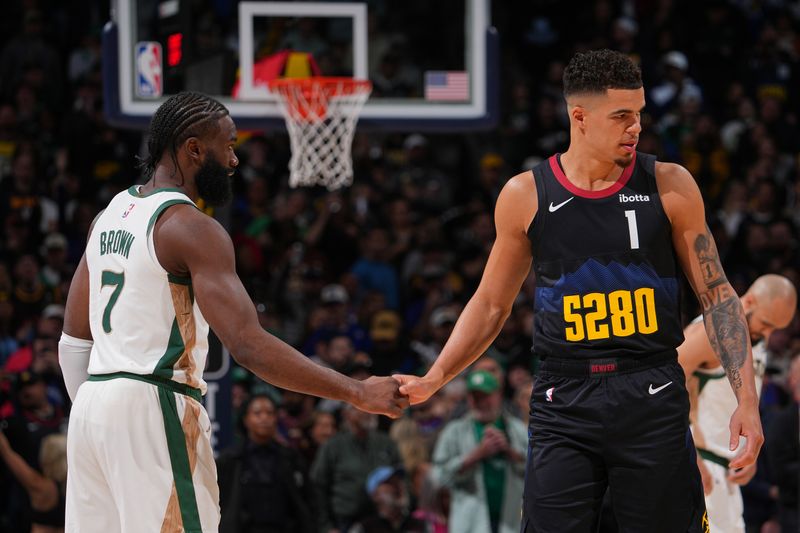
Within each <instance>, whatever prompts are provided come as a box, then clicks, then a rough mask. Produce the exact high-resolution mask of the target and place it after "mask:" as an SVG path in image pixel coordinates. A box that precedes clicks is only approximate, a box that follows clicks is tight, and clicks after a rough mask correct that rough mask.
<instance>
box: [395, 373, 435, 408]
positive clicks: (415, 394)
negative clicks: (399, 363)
mask: <svg viewBox="0 0 800 533" xmlns="http://www.w3.org/2000/svg"><path fill="white" fill-rule="evenodd" d="M392 377H393V378H394V379H396V380H397V381H398V382H399V383H400V394H403V395H404V396H407V397H408V401H409V402H411V405H416V404H418V403H422V402H424V401H426V400H427V399H428V398H430V397H431V396H433V395H434V393H435V392H436V391H437V390H439V387H440V386H441V380H437V379H434V378H433V377H431V376H430V372H428V374H426V375H425V377H419V376H409V375H406V374H395V375H393V376H392Z"/></svg>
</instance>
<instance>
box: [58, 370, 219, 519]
mask: <svg viewBox="0 0 800 533" xmlns="http://www.w3.org/2000/svg"><path fill="white" fill-rule="evenodd" d="M210 435H211V423H210V421H209V419H208V414H207V413H206V411H205V409H204V408H203V406H202V405H201V404H200V403H198V402H197V401H195V400H193V399H192V398H190V397H188V396H185V395H183V394H179V393H176V392H172V391H169V390H166V389H165V388H163V387H157V386H155V385H152V384H150V383H144V382H142V381H137V380H133V379H128V378H117V379H112V380H109V381H87V382H85V383H84V384H83V385H81V388H80V390H79V392H78V395H77V398H76V399H75V404H74V405H73V406H72V412H71V414H70V420H69V433H68V436H67V464H68V469H69V475H68V476H67V503H66V527H65V531H66V532H67V533H94V532H97V533H112V532H114V533H116V532H119V533H141V532H145V531H146V532H161V533H172V532H175V533H179V532H186V533H211V532H214V533H216V531H217V528H218V525H219V517H220V511H219V489H218V487H217V469H216V465H215V463H214V455H213V452H212V450H211V443H210V440H209V439H210ZM168 441H169V442H168Z"/></svg>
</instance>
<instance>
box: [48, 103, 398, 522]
mask: <svg viewBox="0 0 800 533" xmlns="http://www.w3.org/2000/svg"><path fill="white" fill-rule="evenodd" d="M235 142H236V127H235V125H234V123H233V120H232V119H231V118H230V116H229V114H228V110H227V109H226V108H225V107H224V106H223V105H221V104H220V103H219V102H217V101H215V100H213V99H211V98H208V97H207V96H204V95H201V94H197V93H180V94H178V95H175V96H173V97H171V98H169V99H168V100H167V101H166V102H165V103H164V104H163V105H162V106H161V107H160V108H159V109H158V111H156V113H155V115H154V116H153V119H152V122H151V125H150V132H149V138H148V148H149V152H150V155H149V157H148V159H146V160H145V161H143V167H144V170H145V173H146V175H147V176H148V178H149V180H148V181H147V183H145V184H144V185H142V186H134V187H131V188H130V189H128V190H126V191H122V192H120V193H119V194H118V195H117V196H115V197H114V198H113V199H112V200H111V202H110V203H109V205H108V207H107V208H106V209H105V210H104V211H103V212H102V213H101V214H100V215H98V217H97V218H96V219H95V221H94V223H93V226H92V229H91V230H90V234H89V239H88V244H87V248H86V252H85V254H84V256H83V258H82V259H81V262H80V264H79V266H78V269H77V272H76V273H75V277H74V279H73V282H72V286H71V289H70V293H69V297H68V301H67V309H66V317H65V323H64V336H63V338H62V340H61V342H60V361H61V365H62V369H63V373H64V379H65V382H66V384H67V387H68V390H69V392H70V396H71V397H72V398H73V399H74V405H73V408H72V413H71V417H70V424H69V438H68V450H67V457H68V463H69V477H68V482H67V504H66V531H67V532H79V533H92V532H98V533H100V532H102V533H110V532H124V533H128V532H131V533H133V532H136V533H139V532H159V531H160V532H183V531H185V532H187V533H200V532H207V533H210V532H216V531H217V527H218V522H219V516H220V515H219V495H218V489H217V476H216V468H215V465H214V458H213V456H212V450H211V445H210V441H209V435H210V424H209V419H208V416H207V414H206V412H205V410H204V408H203V406H202V405H201V403H200V399H201V395H202V394H203V393H204V392H205V390H206V384H205V382H204V381H203V378H202V371H203V367H204V365H205V359H206V352H207V348H208V343H207V334H208V328H209V325H210V327H211V328H212V329H213V330H214V331H215V332H216V334H217V335H218V336H219V338H220V339H221V340H222V343H223V344H224V345H225V346H226V347H227V348H228V349H229V350H230V352H231V354H232V355H233V357H234V358H235V359H236V361H237V362H238V363H239V364H241V365H242V366H244V367H246V368H248V369H250V370H251V371H253V372H254V373H255V374H256V375H258V376H259V377H260V378H262V379H264V380H265V381H268V382H270V383H272V384H273V385H276V386H278V387H282V388H285V389H290V390H294V391H299V392H303V393H307V394H313V395H316V396H321V397H325V398H331V399H334V400H343V401H347V402H350V403H352V404H354V405H355V406H356V407H358V408H360V409H362V410H364V411H368V412H372V413H380V414H386V415H388V416H391V417H397V416H399V415H400V414H401V412H402V409H403V408H405V407H406V406H407V405H408V401H407V400H406V399H405V398H403V397H402V396H400V395H399V393H398V383H397V382H396V381H395V380H393V379H392V378H378V377H372V378H369V379H367V380H366V381H363V382H359V381H355V380H353V379H350V378H348V377H345V376H343V375H341V374H339V373H337V372H335V371H333V370H331V369H328V368H324V367H322V366H319V365H316V364H315V363H313V362H312V361H310V360H309V359H308V358H307V357H305V356H303V355H302V354H300V353H299V352H297V351H295V350H294V349H292V348H291V347H290V346H288V345H286V344H284V343H283V342H281V341H280V340H278V339H276V338H275V337H273V336H271V335H269V334H268V333H266V332H265V331H264V330H263V329H262V328H261V327H260V325H259V323H258V319H257V317H256V311H255V308H254V306H253V304H252V302H251V300H250V298H249V297H248V295H247V293H246V292H245V289H244V287H243V286H242V284H241V282H240V280H239V278H238V277H237V276H236V271H235V265H234V250H233V245H232V242H231V239H230V237H229V236H228V234H227V232H226V231H225V230H224V228H223V227H222V226H221V225H220V224H219V223H218V222H217V221H215V220H214V219H213V218H211V217H209V216H207V215H206V214H204V213H203V212H201V211H200V210H198V209H197V206H196V205H195V201H196V200H197V199H198V198H200V197H202V198H203V199H204V200H205V201H206V202H208V203H209V204H211V205H220V204H223V203H225V202H226V201H227V200H228V199H229V198H230V196H231V183H230V182H231V176H232V175H233V172H234V169H235V168H236V166H237V165H238V163H239V161H238V159H237V158H236V155H235V154H234V151H233V147H234V143H235ZM78 389H79V390H78ZM269 503H270V502H264V505H269Z"/></svg>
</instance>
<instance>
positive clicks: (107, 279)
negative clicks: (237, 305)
mask: <svg viewBox="0 0 800 533" xmlns="http://www.w3.org/2000/svg"><path fill="white" fill-rule="evenodd" d="M175 204H190V205H194V203H193V202H192V201H191V200H190V199H189V198H188V197H187V196H186V195H185V194H184V193H183V192H181V191H180V190H178V189H157V190H155V191H153V192H151V193H149V194H146V195H140V194H139V192H138V187H131V188H130V189H128V190H126V191H123V192H121V193H119V194H118V195H116V196H115V197H114V199H113V200H111V203H109V204H108V207H107V208H106V209H105V211H104V212H103V213H102V214H101V215H100V216H99V217H98V218H97V220H96V221H95V225H94V229H93V230H92V233H91V236H90V238H89V242H88V244H87V246H86V261H87V264H88V267H89V279H90V284H89V324H90V326H91V330H92V337H93V338H94V346H93V347H92V353H91V357H90V359H89V373H90V374H92V375H96V374H111V373H115V372H130V373H134V374H144V375H156V376H159V377H161V378H167V379H172V380H174V381H177V382H180V383H185V384H187V385H189V386H191V387H195V388H198V389H200V390H201V392H203V393H205V391H206V384H205V382H204V381H203V378H202V373H203V368H204V367H205V362H206V354H207V352H208V323H206V321H205V319H204V318H203V315H202V314H201V313H200V309H199V308H198V307H197V304H196V303H195V302H194V293H193V291H192V285H191V280H190V279H189V278H179V277H176V276H173V275H171V274H169V273H168V272H167V271H166V270H164V268H163V267H162V266H161V265H160V264H159V262H158V259H157V257H156V253H155V247H154V245H153V228H154V226H155V222H156V220H157V219H158V217H159V215H160V214H161V213H162V212H163V211H164V209H166V208H167V207H169V206H171V205H175Z"/></svg>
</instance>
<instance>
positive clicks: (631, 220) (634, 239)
mask: <svg viewBox="0 0 800 533" xmlns="http://www.w3.org/2000/svg"><path fill="white" fill-rule="evenodd" d="M625 218H627V219H628V233H629V234H630V236H631V250H638V249H639V228H637V227H636V211H634V210H633V209H629V210H628V211H625Z"/></svg>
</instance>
